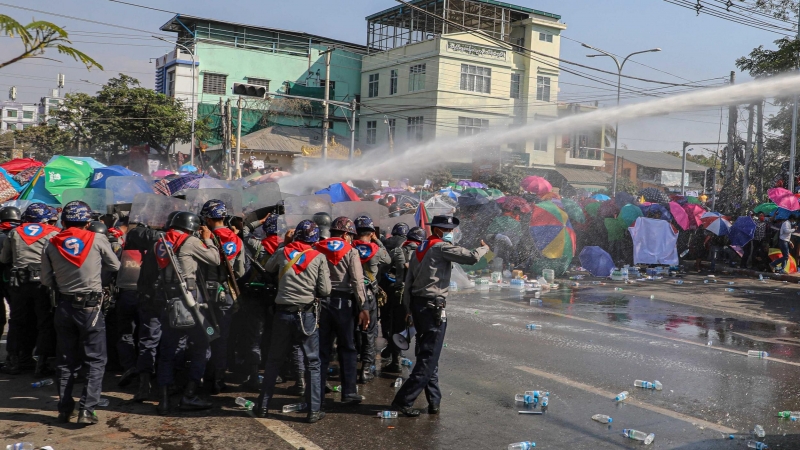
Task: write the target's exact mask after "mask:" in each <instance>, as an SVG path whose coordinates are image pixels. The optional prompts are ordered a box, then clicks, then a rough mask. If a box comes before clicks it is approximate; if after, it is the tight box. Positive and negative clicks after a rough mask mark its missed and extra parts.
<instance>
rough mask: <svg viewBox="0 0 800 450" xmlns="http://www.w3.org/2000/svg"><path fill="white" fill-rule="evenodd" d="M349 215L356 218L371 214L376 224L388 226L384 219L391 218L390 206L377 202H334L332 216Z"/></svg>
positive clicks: (350, 217)
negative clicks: (384, 223)
mask: <svg viewBox="0 0 800 450" xmlns="http://www.w3.org/2000/svg"><path fill="white" fill-rule="evenodd" d="M341 216H344V217H347V218H349V219H350V220H356V217H358V216H369V217H370V218H371V219H372V221H373V222H375V225H377V226H379V227H381V228H386V227H385V226H384V225H383V221H384V220H386V219H389V208H387V207H385V206H383V205H379V204H378V203H375V202H339V203H334V204H333V208H332V212H331V217H333V218H334V219H335V218H337V217H341Z"/></svg>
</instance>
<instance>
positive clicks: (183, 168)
mask: <svg viewBox="0 0 800 450" xmlns="http://www.w3.org/2000/svg"><path fill="white" fill-rule="evenodd" d="M178 172H197V167H195V166H193V165H191V164H184V165H182V166H180V167H178Z"/></svg>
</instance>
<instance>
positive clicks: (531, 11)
mask: <svg viewBox="0 0 800 450" xmlns="http://www.w3.org/2000/svg"><path fill="white" fill-rule="evenodd" d="M438 1H442V0H438ZM471 1H473V2H478V3H486V4H487V5H492V6H499V7H501V8H508V9H511V10H513V11H518V12H523V13H528V14H536V15H539V16H545V17H550V18H553V19H556V20H561V16H559V15H558V14H553V13H549V12H545V11H539V10H538V9H531V8H526V7H524V6H517V5H512V4H510V3H504V2H498V1H497V0H471ZM407 3H410V4H412V5H414V6H418V5H419V4H420V3H426V4H430V3H432V2H431V0H415V1H408V2H407ZM404 7H405V5H397V6H393V7H391V8H387V9H384V10H383V11H381V12H377V13H375V14H372V15H370V16H367V17H366V20H371V19H374V18H376V17H380V16H382V15H384V14H388V13H393V12H396V11H400V10H401V9H403V8H404Z"/></svg>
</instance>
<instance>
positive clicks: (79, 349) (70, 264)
mask: <svg viewBox="0 0 800 450" xmlns="http://www.w3.org/2000/svg"><path fill="white" fill-rule="evenodd" d="M91 220H92V210H91V208H90V207H89V205H87V204H86V203H84V202H81V201H74V202H69V203H67V204H66V205H64V210H63V211H62V212H61V223H62V224H63V225H64V230H63V231H61V232H60V233H58V234H56V235H55V236H53V237H52V238H51V239H50V242H49V243H48V244H45V247H44V250H43V254H42V265H41V271H42V272H41V280H42V284H43V285H45V286H47V287H49V288H50V289H52V290H54V291H56V292H57V294H56V298H57V305H56V312H55V318H54V323H55V329H56V336H57V349H58V363H57V367H58V372H59V377H58V420H59V422H62V423H66V422H69V419H70V416H71V414H72V411H73V409H74V407H75V401H74V400H73V399H72V386H73V384H74V382H75V373H76V372H77V371H78V369H80V368H81V366H82V365H83V366H87V367H88V369H89V370H88V374H87V375H86V384H85V386H84V388H83V393H82V394H81V401H80V405H79V406H80V408H79V409H80V410H79V413H78V423H79V424H87V425H91V424H95V423H97V414H95V412H94V408H95V406H97V402H98V401H99V400H100V392H101V390H102V387H103V374H104V372H105V367H106V361H107V354H106V336H105V334H106V329H105V319H104V318H103V314H102V313H101V311H100V308H101V306H102V305H101V303H102V300H103V293H102V284H101V279H100V277H101V272H102V271H104V270H109V271H117V270H119V260H118V259H117V256H116V255H115V254H114V252H113V251H112V250H111V245H110V244H109V243H108V239H106V237H105V236H104V235H101V234H95V233H92V232H91V231H89V230H87V228H88V226H89V223H90V222H91Z"/></svg>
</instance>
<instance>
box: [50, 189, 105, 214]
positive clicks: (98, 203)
mask: <svg viewBox="0 0 800 450" xmlns="http://www.w3.org/2000/svg"><path fill="white" fill-rule="evenodd" d="M75 200H80V201H82V202H85V203H86V204H88V205H89V207H91V208H92V211H93V212H99V213H103V214H105V212H106V211H107V208H106V207H107V206H108V205H113V204H114V195H113V194H112V193H111V191H109V190H108V189H94V188H83V189H66V190H65V191H64V192H63V193H62V194H61V202H62V204H63V205H66V204H67V203H69V202H72V201H75Z"/></svg>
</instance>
